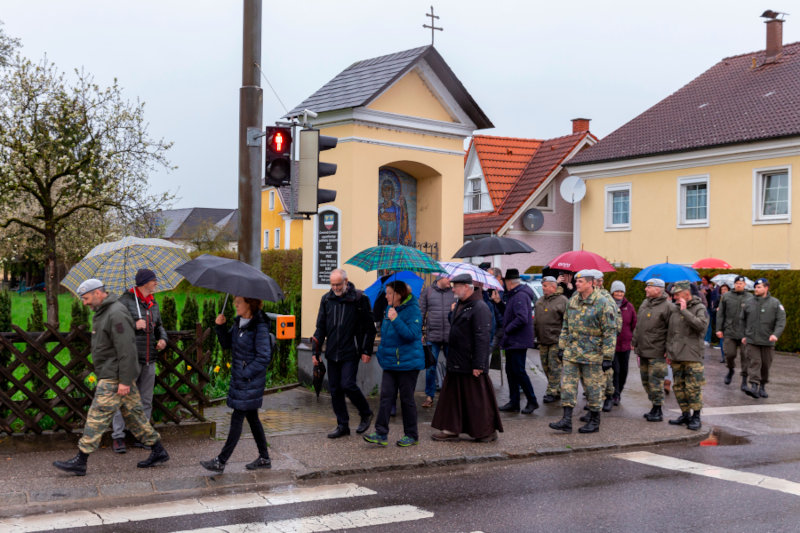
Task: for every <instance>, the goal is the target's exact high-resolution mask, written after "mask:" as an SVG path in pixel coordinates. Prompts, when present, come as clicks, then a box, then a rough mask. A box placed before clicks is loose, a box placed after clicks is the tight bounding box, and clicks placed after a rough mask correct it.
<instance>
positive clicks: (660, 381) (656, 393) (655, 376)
mask: <svg viewBox="0 0 800 533" xmlns="http://www.w3.org/2000/svg"><path fill="white" fill-rule="evenodd" d="M639 374H640V375H641V376H642V386H643V387H644V391H645V392H646V393H647V397H648V398H649V399H650V403H652V404H653V405H661V404H662V403H664V378H665V377H667V362H666V361H665V360H664V359H647V358H645V357H641V358H640V362H639Z"/></svg>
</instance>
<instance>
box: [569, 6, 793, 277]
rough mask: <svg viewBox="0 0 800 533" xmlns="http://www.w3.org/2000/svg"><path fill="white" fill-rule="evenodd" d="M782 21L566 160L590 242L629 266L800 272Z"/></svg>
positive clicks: (580, 233)
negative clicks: (577, 181)
mask: <svg viewBox="0 0 800 533" xmlns="http://www.w3.org/2000/svg"><path fill="white" fill-rule="evenodd" d="M765 15H767V13H765ZM783 23H784V22H783V21H782V20H778V19H776V18H769V20H767V21H766V30H767V31H766V34H767V46H766V48H765V49H764V50H759V51H756V52H750V53H745V54H740V55H735V56H731V57H726V58H724V59H722V60H721V61H719V62H718V63H717V64H716V65H714V66H712V67H711V68H709V69H708V70H707V71H705V72H704V73H702V74H700V75H699V76H698V77H697V78H695V79H694V80H692V81H690V82H689V83H688V84H686V85H684V86H683V87H681V88H680V89H678V90H677V91H676V92H674V93H673V94H671V95H670V96H668V97H666V98H664V99H663V100H661V101H660V102H658V103H657V104H655V105H654V106H653V107H651V108H650V109H648V110H646V111H644V112H643V113H642V114H640V115H639V116H637V117H635V118H634V119H633V120H631V121H630V122H628V123H626V124H624V125H623V126H621V127H620V128H619V129H617V130H616V131H614V132H612V133H611V134H610V135H608V136H607V137H605V138H604V139H603V140H601V141H600V142H598V143H597V144H596V145H594V146H593V147H591V148H589V149H587V150H585V151H584V152H582V153H581V154H579V155H577V156H576V157H575V158H573V159H571V160H570V161H569V162H568V163H567V169H568V170H569V172H570V174H572V175H575V176H578V177H581V178H583V179H584V181H585V184H586V195H585V197H584V199H583V200H582V201H581V202H580V204H581V212H580V219H579V221H576V234H577V239H578V240H579V241H580V242H581V244H582V245H583V246H584V248H585V249H587V250H591V251H593V252H597V253H599V254H601V255H603V256H604V257H605V258H606V259H608V260H609V261H612V262H617V263H622V264H629V265H631V266H634V267H644V266H647V265H649V264H653V263H661V262H664V261H665V259H667V258H668V259H669V261H670V262H672V263H684V264H691V263H693V262H694V261H696V260H698V259H701V258H704V257H717V258H720V259H724V260H725V261H727V262H728V263H730V264H731V265H733V266H734V267H735V268H755V269H772V268H774V269H778V268H800V247H799V246H797V245H796V243H798V242H800V228H798V226H797V225H796V224H793V223H792V220H793V218H795V217H794V216H793V215H794V210H795V209H798V207H799V206H800V201H798V200H800V198H798V200H795V199H794V197H795V196H798V193H797V192H795V191H796V190H797V188H794V187H793V186H792V181H793V169H794V168H798V167H800V42H797V43H792V44H786V45H784V44H783V43H782V26H783Z"/></svg>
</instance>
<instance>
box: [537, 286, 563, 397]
mask: <svg viewBox="0 0 800 533" xmlns="http://www.w3.org/2000/svg"><path fill="white" fill-rule="evenodd" d="M557 290H558V282H557V281H556V278H554V277H552V276H545V277H544V278H542V292H543V293H544V296H542V297H541V298H539V299H538V300H536V304H534V314H535V316H534V319H533V326H534V330H535V331H536V338H537V340H538V341H539V358H540V359H541V361H542V370H544V375H545V376H546V377H547V390H545V394H544V397H543V398H542V401H543V402H544V403H553V402H554V401H556V400H558V399H560V398H561V350H560V349H559V348H558V337H559V336H560V335H561V326H562V325H563V323H564V313H565V312H566V311H567V302H568V300H567V298H566V297H564V295H563V294H558V293H557Z"/></svg>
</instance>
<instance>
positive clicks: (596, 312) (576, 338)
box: [550, 270, 617, 433]
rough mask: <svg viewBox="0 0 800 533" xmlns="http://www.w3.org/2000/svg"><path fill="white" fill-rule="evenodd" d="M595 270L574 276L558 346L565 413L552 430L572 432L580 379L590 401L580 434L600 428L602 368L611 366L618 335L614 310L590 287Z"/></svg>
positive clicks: (554, 423)
mask: <svg viewBox="0 0 800 533" xmlns="http://www.w3.org/2000/svg"><path fill="white" fill-rule="evenodd" d="M593 280H594V272H592V271H590V270H581V271H580V272H578V273H577V274H576V275H575V287H576V294H574V295H573V296H572V298H570V300H569V305H568V306H567V311H566V314H565V316H564V325H563V327H562V328H561V336H560V337H559V340H558V346H559V348H561V349H562V350H563V354H564V355H563V370H562V375H561V405H562V407H563V409H564V414H563V416H562V418H561V420H559V421H558V422H552V423H550V427H551V428H552V429H557V430H559V431H564V432H566V433H571V432H572V410H573V408H574V407H575V399H576V396H577V392H578V381H579V380H581V381H583V384H584V387H585V388H586V396H587V398H588V401H589V417H588V421H587V423H586V425H585V426H582V427H581V428H579V429H578V431H579V432H580V433H593V432H595V431H598V430H599V429H600V405H601V402H602V395H603V387H604V386H605V377H604V376H603V371H604V370H607V369H608V368H609V367H610V366H611V361H612V359H613V358H614V348H615V346H616V341H617V334H616V325H615V323H616V322H615V321H616V319H615V317H614V309H613V308H612V307H611V304H610V303H609V302H608V301H606V299H605V298H603V297H602V296H601V294H600V292H598V291H595V290H594V287H593Z"/></svg>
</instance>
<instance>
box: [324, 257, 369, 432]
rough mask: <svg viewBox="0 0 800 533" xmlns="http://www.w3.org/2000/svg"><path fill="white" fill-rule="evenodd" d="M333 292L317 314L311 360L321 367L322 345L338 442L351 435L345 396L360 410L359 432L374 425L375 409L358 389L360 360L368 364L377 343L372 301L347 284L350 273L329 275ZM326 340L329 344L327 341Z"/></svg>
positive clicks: (337, 272)
mask: <svg viewBox="0 0 800 533" xmlns="http://www.w3.org/2000/svg"><path fill="white" fill-rule="evenodd" d="M330 284H331V290H330V291H328V292H326V293H325V294H324V295H323V296H322V300H321V301H320V305H319V312H318V313H317V329H316V331H315V332H314V336H313V337H311V344H312V346H313V350H314V351H313V355H312V361H313V363H314V366H316V365H318V364H319V360H320V357H321V353H322V345H323V343H324V344H325V359H327V360H328V388H329V390H330V393H331V403H332V404H333V412H334V413H336V429H334V430H333V431H332V432H331V433H329V434H328V438H330V439H336V438H339V437H344V436H346V435H349V434H350V415H349V414H348V413H347V404H345V397H347V398H350V401H351V402H352V403H353V405H355V406H356V408H357V409H358V413H359V415H360V416H361V421H360V423H359V425H358V428H357V429H356V433H364V432H365V431H366V430H367V429H369V426H370V423H371V422H372V409H370V407H369V403H367V399H366V398H365V397H364V393H362V392H361V389H359V388H358V384H357V383H356V376H357V375H358V360H359V356H360V357H361V361H363V362H364V363H369V360H370V358H371V357H372V348H373V345H374V343H375V323H374V322H373V321H372V308H371V306H370V304H369V298H367V296H366V295H365V294H364V293H363V292H361V291H360V290H357V289H356V288H355V286H354V285H353V284H352V283H351V282H349V281H347V272H345V271H344V270H342V269H341V268H337V269H336V270H334V271H332V272H331V274H330ZM326 340H327V343H326V342H325V341H326Z"/></svg>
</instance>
